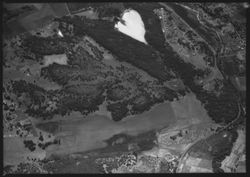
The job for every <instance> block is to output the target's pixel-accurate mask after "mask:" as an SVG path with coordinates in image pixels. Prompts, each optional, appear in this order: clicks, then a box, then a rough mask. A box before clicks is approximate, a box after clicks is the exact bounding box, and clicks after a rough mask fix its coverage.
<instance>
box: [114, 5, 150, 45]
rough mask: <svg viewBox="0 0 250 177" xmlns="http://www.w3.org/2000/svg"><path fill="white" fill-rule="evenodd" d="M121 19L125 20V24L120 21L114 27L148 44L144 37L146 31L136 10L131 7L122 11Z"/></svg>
mask: <svg viewBox="0 0 250 177" xmlns="http://www.w3.org/2000/svg"><path fill="white" fill-rule="evenodd" d="M122 19H123V20H124V21H125V25H124V24H122V23H121V22H117V23H116V24H115V28H117V29H118V30H119V31H120V32H122V33H124V34H126V35H128V36H130V37H132V38H134V39H136V40H138V41H140V42H143V43H145V44H148V43H147V41H146V40H145V38H144V36H145V33H146V30H145V27H144V23H143V21H142V18H141V16H140V14H139V13H138V12H137V11H135V10H132V9H129V10H126V11H125V12H124V13H123V16H122Z"/></svg>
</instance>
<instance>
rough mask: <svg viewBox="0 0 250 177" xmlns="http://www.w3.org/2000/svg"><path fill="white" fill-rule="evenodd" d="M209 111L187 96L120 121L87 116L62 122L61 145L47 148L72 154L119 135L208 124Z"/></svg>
mask: <svg viewBox="0 0 250 177" xmlns="http://www.w3.org/2000/svg"><path fill="white" fill-rule="evenodd" d="M209 121H211V120H210V118H209V117H208V116H207V114H206V111H205V110H204V108H203V107H202V106H201V105H200V103H199V101H198V100H196V98H195V96H194V95H193V94H189V95H187V96H185V97H184V98H183V99H181V100H180V101H175V102H172V103H169V102H166V103H163V104H160V105H156V106H155V107H153V108H152V109H151V110H150V111H148V112H145V113H143V114H140V115H136V116H132V117H128V118H126V119H124V120H123V121H120V122H113V121H112V120H110V119H109V118H107V117H105V116H100V115H92V116H88V117H87V118H85V119H81V120H79V119H78V120H75V121H72V119H71V121H62V122H61V123H60V131H59V132H58V133H57V134H56V137H57V138H60V139H61V145H60V146H51V147H50V148H48V151H47V152H48V154H47V155H48V156H49V155H50V154H51V153H58V154H61V153H62V154H64V153H66V154H67V153H73V152H81V151H88V150H92V149H97V148H102V147H105V146H106V144H105V143H104V142H103V141H104V140H106V139H109V138H111V137H112V136H113V135H115V134H118V133H126V134H129V135H133V136H136V135H138V134H140V133H143V132H147V131H150V130H154V129H162V128H164V127H166V129H168V128H167V127H169V128H170V129H171V128H173V127H172V126H179V124H181V125H183V124H186V125H192V124H197V123H200V122H209Z"/></svg>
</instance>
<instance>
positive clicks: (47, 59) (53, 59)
mask: <svg viewBox="0 0 250 177" xmlns="http://www.w3.org/2000/svg"><path fill="white" fill-rule="evenodd" d="M43 58H44V66H48V65H50V64H53V63H58V64H60V65H67V64H68V58H67V55H66V54H59V55H45V56H44V57H43Z"/></svg>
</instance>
